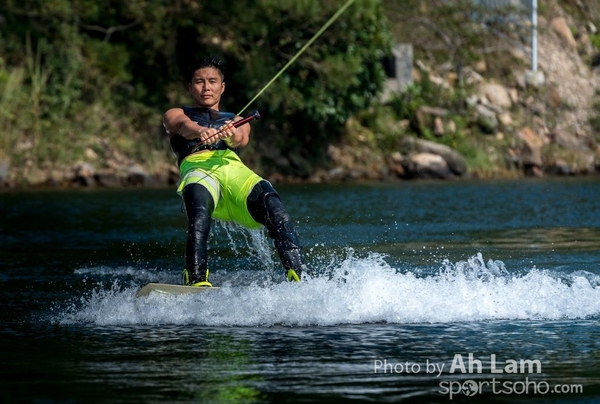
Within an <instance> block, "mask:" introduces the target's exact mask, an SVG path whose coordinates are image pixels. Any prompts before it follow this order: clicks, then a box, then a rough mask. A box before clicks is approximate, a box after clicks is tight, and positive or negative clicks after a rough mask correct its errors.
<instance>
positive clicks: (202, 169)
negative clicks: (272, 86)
mask: <svg viewBox="0 0 600 404" xmlns="http://www.w3.org/2000/svg"><path fill="white" fill-rule="evenodd" d="M186 79H187V80H189V81H188V91H189V93H190V95H191V97H192V101H193V106H192V107H183V108H172V109H170V110H168V111H167V112H165V114H164V117H163V125H164V127H165V129H166V131H167V133H168V135H169V140H170V142H171V148H172V149H173V152H174V153H175V155H176V156H177V163H178V165H179V170H180V174H181V179H180V182H179V186H178V189H177V192H178V193H179V194H180V195H182V197H183V201H184V204H185V210H186V214H187V217H188V235H187V242H186V249H185V268H184V270H183V283H184V285H189V286H208V287H212V284H211V283H210V281H209V279H208V275H209V271H208V267H207V261H208V260H207V241H208V235H209V232H210V225H211V218H212V217H214V218H217V219H220V220H227V221H231V220H233V221H236V222H238V223H240V224H241V225H243V226H245V227H248V228H257V227H260V226H261V225H263V226H265V227H266V228H267V230H268V232H269V236H270V237H271V238H272V239H273V240H274V244H275V247H276V248H277V252H278V254H279V258H280V259H281V263H282V264H283V266H284V269H285V271H286V278H287V279H288V280H289V281H296V282H299V281H300V279H301V278H302V273H307V272H308V268H307V267H306V265H305V264H304V261H303V258H302V247H301V245H300V242H299V240H298V235H297V234H296V230H295V228H294V225H293V223H292V221H291V219H290V217H289V215H288V214H287V212H286V210H285V208H284V207H283V204H282V203H281V200H280V198H279V195H278V194H277V192H276V191H275V189H274V188H273V186H272V185H271V184H270V183H269V182H268V181H266V180H264V179H262V178H261V177H260V176H258V175H257V174H256V173H254V172H253V171H252V170H250V169H249V168H248V167H246V166H245V165H244V164H243V163H242V161H241V160H240V158H239V156H238V154H237V153H238V151H239V150H240V149H241V148H243V147H245V146H246V145H247V144H248V142H249V140H250V125H249V124H248V123H246V124H244V125H242V126H240V127H239V128H235V127H234V126H233V125H232V123H233V122H235V121H237V120H239V119H241V117H239V116H236V115H235V114H232V113H229V112H221V111H220V110H219V108H220V105H219V104H220V101H221V95H222V94H223V92H224V91H225V76H224V72H223V63H222V62H221V61H220V60H218V59H202V60H199V61H198V62H196V63H195V64H194V65H193V66H192V68H191V69H190V72H189V73H188V75H187V77H186Z"/></svg>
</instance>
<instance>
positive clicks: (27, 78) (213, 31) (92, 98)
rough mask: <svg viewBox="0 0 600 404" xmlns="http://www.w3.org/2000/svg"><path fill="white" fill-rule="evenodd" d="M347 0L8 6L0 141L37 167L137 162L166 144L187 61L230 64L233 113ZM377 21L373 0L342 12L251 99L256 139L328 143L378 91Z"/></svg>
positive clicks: (228, 101) (10, 0) (301, 146)
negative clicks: (165, 129)
mask: <svg viewBox="0 0 600 404" xmlns="http://www.w3.org/2000/svg"><path fill="white" fill-rule="evenodd" d="M344 3H345V0H326V1H320V2H317V1H313V0H301V1H299V0H284V1H279V0H278V1H275V0H252V1H247V2H243V1H233V2H228V4H227V6H226V7H224V6H223V4H221V3H215V2H198V1H195V0H182V1H179V2H164V1H161V0H131V1H127V2H120V1H112V0H111V1H108V2H104V3H99V2H97V1H95V0H47V1H43V2H40V1H38V0H21V1H19V2H17V1H16V0H6V1H5V2H3V5H0V14H1V15H2V16H3V18H4V19H5V20H4V22H3V24H1V25H0V103H1V105H0V106H2V107H3V108H2V109H1V110H0V128H1V129H3V134H2V136H1V138H0V147H1V148H2V149H3V150H5V151H6V152H7V154H11V155H13V158H14V161H17V162H27V161H30V162H33V163H34V164H38V163H40V162H43V161H48V162H53V163H54V164H58V163H61V164H68V163H69V162H72V161H76V160H79V159H81V158H82V153H83V150H85V149H86V148H91V149H93V150H95V151H96V152H98V153H99V154H103V153H102V152H106V153H108V152H107V150H104V149H106V148H107V147H108V146H106V145H107V144H109V145H110V144H115V145H116V144H118V145H120V147H123V149H124V151H126V152H127V154H129V155H131V156H136V157H139V158H142V159H143V158H144V156H146V155H150V154H152V153H151V150H152V149H153V148H155V147H156V148H164V147H165V145H164V143H163V142H160V141H157V140H156V139H157V136H156V132H157V127H158V126H159V123H160V115H161V114H162V112H163V111H164V110H166V109H167V108H169V107H172V106H175V105H180V103H181V102H189V100H188V97H187V95H186V92H185V90H184V86H182V85H181V81H180V79H181V77H182V71H183V70H184V68H185V67H186V65H187V64H188V63H189V62H190V60H191V59H193V58H196V57H198V56H209V55H213V54H215V55H220V56H221V57H223V58H224V59H225V60H226V61H227V62H228V70H227V78H226V80H227V86H228V87H227V92H226V96H225V98H224V103H223V106H224V108H225V109H228V110H231V111H234V112H237V110H239V109H240V108H241V107H242V106H243V105H245V104H246V103H247V102H248V101H249V100H250V99H251V98H252V97H253V96H254V95H255V94H256V93H257V92H258V91H259V90H260V89H262V88H263V86H264V85H265V84H267V83H268V82H269V81H270V79H271V78H272V77H273V76H274V75H275V74H276V73H277V72H278V71H279V70H280V69H281V67H282V66H284V65H285V64H286V63H287V62H288V61H289V60H290V58H291V57H292V56H293V55H295V54H296V52H298V50H299V49H301V47H302V46H303V45H304V44H305V43H306V42H307V41H308V40H309V39H310V38H311V37H312V36H313V35H314V33H315V32H317V31H318V30H319V28H321V27H322V26H323V24H325V22H326V21H327V20H328V19H329V18H330V17H331V16H332V15H333V14H334V13H335V12H336V11H337V10H338V9H339V8H340V7H341V6H342V5H343V4H344ZM383 21H384V18H383V14H382V9H381V4H380V1H379V0H361V1H356V2H355V3H354V4H353V5H352V6H351V7H349V8H348V9H347V10H346V12H345V13H344V14H342V15H341V17H340V18H339V19H338V20H337V21H336V22H335V23H334V24H333V25H331V26H330V27H329V28H328V29H327V30H326V31H325V32H324V34H323V35H322V36H321V37H320V38H319V39H318V40H317V41H316V42H314V44H313V45H312V46H311V47H310V48H308V50H307V51H306V52H305V53H304V54H303V55H302V56H300V57H299V58H298V60H297V61H296V62H295V63H294V64H293V65H291V66H290V68H289V69H288V70H287V71H286V72H284V73H283V74H282V76H281V77H280V78H279V79H278V80H277V81H276V82H275V83H274V84H273V85H272V86H271V87H270V88H268V89H267V91H266V92H265V93H264V94H263V95H262V96H261V97H260V98H259V99H258V100H257V101H256V103H255V105H252V106H251V107H250V108H251V109H259V110H260V111H261V114H262V115H263V117H264V120H263V121H262V122H261V128H264V136H261V138H263V139H264V141H265V142H269V143H271V144H273V145H277V146H278V147H279V149H280V150H282V151H284V152H286V153H300V154H303V153H307V154H311V153H312V154H315V155H318V153H316V152H317V151H320V150H324V149H325V148H324V147H323V145H324V144H326V143H327V142H329V141H331V140H332V139H334V138H335V137H336V136H338V134H339V133H340V129H341V127H342V126H343V125H342V124H343V123H344V122H345V121H346V120H347V118H348V117H349V116H351V115H352V114H354V113H355V112H357V111H359V110H361V109H364V108H366V107H367V106H368V105H369V104H370V103H371V101H372V100H373V99H374V97H375V95H376V94H377V93H378V92H379V90H380V89H381V86H382V83H383V80H384V73H383V70H382V68H381V65H380V63H379V61H380V59H381V58H382V57H383V56H384V54H385V53H386V52H388V50H389V48H390V38H389V35H388V30H387V27H386V25H385V23H384V22H383ZM149 111H151V112H149ZM149 133H150V134H149ZM123 136H125V137H128V138H129V140H128V141H123V140H119V138H120V137H123ZM98 144H104V145H105V146H103V147H99V146H98ZM306 144H309V145H310V146H309V148H308V150H306V149H305V148H306Z"/></svg>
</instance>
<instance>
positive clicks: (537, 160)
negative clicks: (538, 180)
mask: <svg viewBox="0 0 600 404" xmlns="http://www.w3.org/2000/svg"><path fill="white" fill-rule="evenodd" d="M515 136H516V138H517V139H518V140H520V142H521V147H520V149H519V160H520V162H521V164H522V166H523V168H524V169H525V172H526V173H529V174H534V175H536V173H534V172H531V169H532V167H538V168H539V167H541V166H542V146H543V144H544V143H543V141H542V139H541V138H540V137H539V136H538V135H537V134H536V133H535V132H534V131H533V130H531V129H530V128H523V129H521V130H519V131H517V132H516V134H515Z"/></svg>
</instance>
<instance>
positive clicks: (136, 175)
mask: <svg viewBox="0 0 600 404" xmlns="http://www.w3.org/2000/svg"><path fill="white" fill-rule="evenodd" d="M153 180H154V179H153V178H152V176H151V175H150V174H148V172H147V171H146V170H145V169H144V168H143V167H142V166H140V165H139V164H133V165H132V166H130V167H129V168H128V169H127V184H129V185H134V186H149V185H153V183H154V181H153Z"/></svg>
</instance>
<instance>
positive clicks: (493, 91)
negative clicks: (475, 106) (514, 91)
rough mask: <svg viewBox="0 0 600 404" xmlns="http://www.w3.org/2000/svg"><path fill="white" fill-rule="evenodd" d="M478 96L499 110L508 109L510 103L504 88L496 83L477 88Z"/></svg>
mask: <svg viewBox="0 0 600 404" xmlns="http://www.w3.org/2000/svg"><path fill="white" fill-rule="evenodd" d="M479 96H480V97H481V98H486V99H487V100H488V101H489V102H490V103H491V104H492V105H495V106H496V107H500V108H506V109H508V108H510V107H511V106H512V101H511V99H510V95H509V93H508V90H507V89H506V87H504V86H503V85H501V84H496V83H486V84H482V85H481V86H480V87H479Z"/></svg>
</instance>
